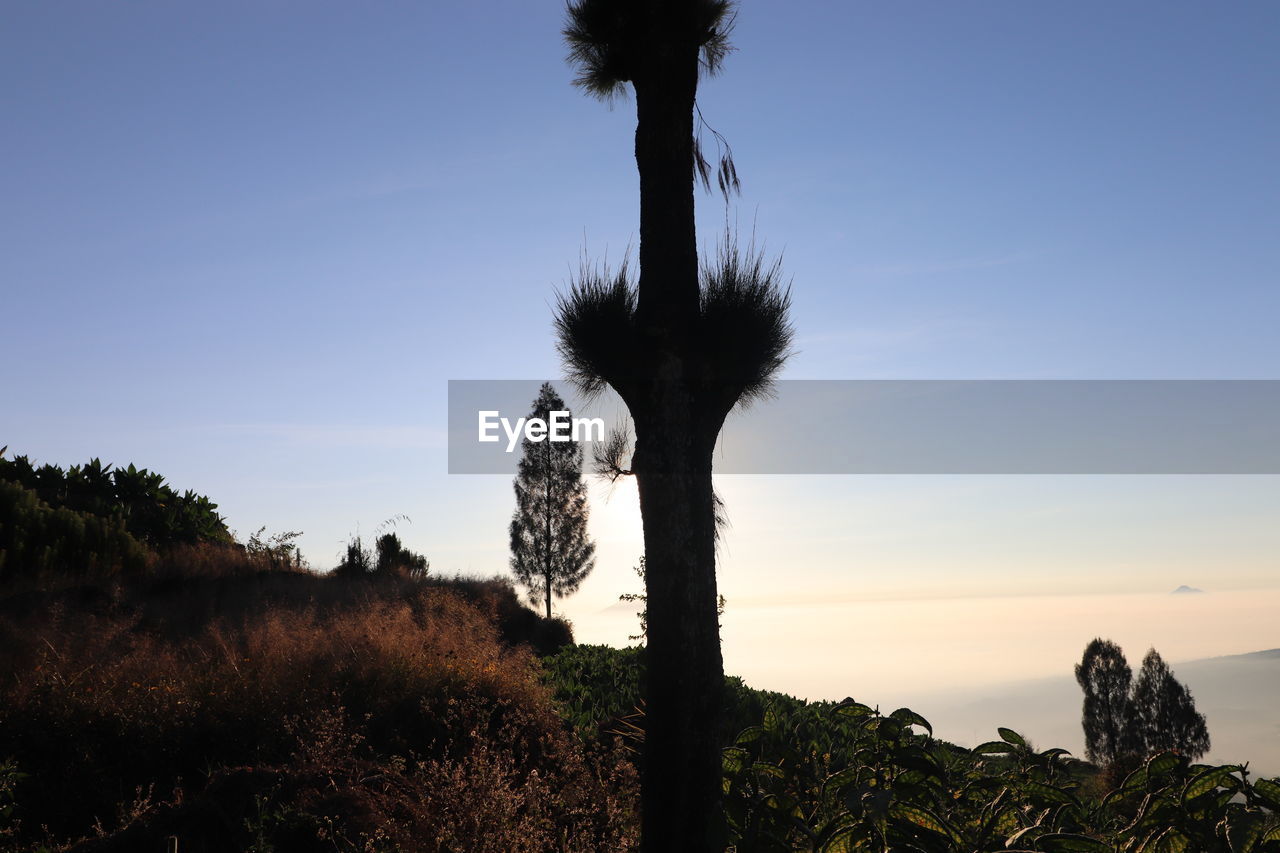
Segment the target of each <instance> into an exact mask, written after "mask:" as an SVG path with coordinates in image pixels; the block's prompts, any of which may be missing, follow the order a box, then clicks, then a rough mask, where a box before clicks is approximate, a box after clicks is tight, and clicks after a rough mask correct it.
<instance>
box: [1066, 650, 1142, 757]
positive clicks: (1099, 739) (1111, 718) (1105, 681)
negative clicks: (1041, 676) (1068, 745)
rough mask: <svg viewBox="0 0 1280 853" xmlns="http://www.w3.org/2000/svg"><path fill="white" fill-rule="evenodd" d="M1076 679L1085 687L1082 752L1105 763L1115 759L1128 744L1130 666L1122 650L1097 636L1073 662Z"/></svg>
mask: <svg viewBox="0 0 1280 853" xmlns="http://www.w3.org/2000/svg"><path fill="white" fill-rule="evenodd" d="M1076 681H1077V682H1078V683H1079V684H1080V688H1081V689H1082V690H1083V691H1084V712H1083V714H1082V717H1081V722H1082V725H1083V726H1084V744H1085V746H1084V751H1085V756H1086V757H1087V758H1088V759H1089V760H1090V761H1092V762H1094V763H1095V764H1099V765H1102V766H1104V767H1106V766H1110V765H1111V764H1113V763H1115V761H1116V759H1118V758H1120V757H1121V755H1123V754H1124V753H1125V752H1127V751H1128V750H1129V748H1130V744H1128V743H1127V740H1128V737H1127V733H1126V730H1127V726H1128V722H1129V687H1130V684H1131V683H1132V681H1133V670H1131V669H1130V668H1129V663H1128V661H1126V660H1125V657H1124V652H1123V651H1121V650H1120V647H1119V646H1118V645H1116V644H1115V643H1113V642H1111V641H1110V640H1104V639H1102V638H1100V637H1099V638H1097V639H1095V640H1093V642H1091V643H1089V645H1088V646H1087V647H1086V648H1085V650H1084V658H1083V659H1082V660H1081V661H1080V663H1078V664H1076Z"/></svg>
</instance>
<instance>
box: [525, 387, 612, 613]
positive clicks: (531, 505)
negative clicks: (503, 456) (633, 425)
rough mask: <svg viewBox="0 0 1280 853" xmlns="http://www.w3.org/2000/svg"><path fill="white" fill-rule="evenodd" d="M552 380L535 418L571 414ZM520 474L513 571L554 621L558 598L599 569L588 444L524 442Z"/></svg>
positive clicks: (545, 419)
mask: <svg viewBox="0 0 1280 853" xmlns="http://www.w3.org/2000/svg"><path fill="white" fill-rule="evenodd" d="M567 411H568V409H567V408H566V407H565V404H564V400H562V399H560V395H559V394H557V393H556V390H555V388H553V387H552V386H551V383H550V382H544V383H542V387H541V388H540V389H539V391H538V398H537V399H536V400H534V402H533V411H532V412H531V413H530V414H529V417H530V419H533V418H541V419H542V421H543V422H544V423H545V422H548V421H549V419H550V414H551V412H567ZM521 452H522V455H521V458H520V466H519V469H518V471H517V472H516V479H515V492H516V511H515V514H514V515H513V516H512V518H511V528H510V533H511V571H512V573H513V574H514V575H515V577H516V580H517V581H519V582H520V584H521V585H523V586H524V587H525V588H526V589H527V590H528V591H529V597H530V599H532V600H533V601H534V603H536V604H539V605H543V604H545V606H546V611H547V618H548V619H550V618H551V601H552V598H553V596H561V597H563V596H566V595H571V594H573V593H574V592H576V591H577V589H578V587H579V586H580V585H581V584H582V581H583V580H585V579H586V577H587V575H588V574H590V572H591V569H592V567H594V566H595V551H596V546H595V544H593V543H592V542H591V540H590V539H589V538H588V537H587V487H586V485H585V484H584V483H583V482H582V445H581V444H579V443H578V442H576V441H551V440H550V439H549V437H548V438H544V439H543V440H542V441H533V440H532V439H530V438H529V437H528V435H527V434H526V436H525V438H524V439H523V441H522V442H521Z"/></svg>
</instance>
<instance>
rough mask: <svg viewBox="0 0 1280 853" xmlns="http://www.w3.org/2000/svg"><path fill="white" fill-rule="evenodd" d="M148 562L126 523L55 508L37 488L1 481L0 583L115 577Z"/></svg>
mask: <svg viewBox="0 0 1280 853" xmlns="http://www.w3.org/2000/svg"><path fill="white" fill-rule="evenodd" d="M0 461H3V460H0ZM146 563H147V551H146V549H145V548H144V547H143V546H142V544H141V543H140V542H138V541H137V540H136V539H134V538H133V536H131V535H130V534H129V533H128V531H127V530H126V529H125V524H124V520H123V519H121V518H119V517H102V516H98V515H93V514H91V513H87V512H80V511H76V510H72V509H68V508H66V507H58V508H56V509H55V508H53V507H50V506H49V505H48V504H46V503H45V502H44V501H42V500H40V499H39V497H37V495H36V493H35V492H34V491H32V490H31V489H27V488H23V487H22V486H21V485H20V484H18V483H15V482H4V481H0V580H3V581H7V580H10V579H13V578H15V577H20V576H21V577H40V576H47V575H49V574H63V575H74V576H86V575H114V574H118V573H121V572H135V571H140V570H141V569H143V568H144V567H145V566H146Z"/></svg>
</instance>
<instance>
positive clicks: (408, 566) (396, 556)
mask: <svg viewBox="0 0 1280 853" xmlns="http://www.w3.org/2000/svg"><path fill="white" fill-rule="evenodd" d="M374 549H375V550H376V551H377V552H378V559H377V562H376V563H375V564H374V567H373V571H374V572H376V573H379V574H388V575H404V576H405V577H410V578H418V579H420V578H424V577H426V576H427V572H429V571H430V570H431V564H430V563H429V562H427V558H426V557H424V556H423V555H422V554H418V553H415V552H413V551H410V550H409V549H408V548H406V547H404V544H403V543H402V542H401V541H400V537H399V536H397V535H396V534H394V533H384V534H382V535H381V536H379V537H378V538H377V540H376V541H375V542H374Z"/></svg>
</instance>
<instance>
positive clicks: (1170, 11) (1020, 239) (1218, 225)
mask: <svg viewBox="0 0 1280 853" xmlns="http://www.w3.org/2000/svg"><path fill="white" fill-rule="evenodd" d="M562 10H563V7H562V4H561V3H560V2H558V0H557V2H541V0H540V2H530V0H519V1H518V2H515V1H514V0H513V2H495V3H484V4H471V3H449V4H446V3H439V2H431V3H400V2H386V3H377V4H372V3H365V4H350V3H333V2H307V3H303V2H287V0H268V2H231V0H228V2H222V3H217V4H198V3H190V2H181V3H172V2H165V3H160V2H141V0H140V2H133V3H129V4H104V3H91V2H60V3H34V2H16V3H10V4H7V5H6V6H5V9H4V10H3V26H2V27H0V110H2V113H3V115H4V125H5V129H4V133H3V136H2V141H0V145H2V146H3V153H4V156H3V158H2V160H0V196H2V197H3V198H4V204H3V205H0V288H3V301H2V303H0V304H2V305H3V309H2V310H3V316H4V334H3V336H2V337H0V358H2V359H3V364H4V365H5V393H4V395H3V400H2V401H0V444H4V443H8V444H9V445H10V448H11V452H15V451H16V452H18V453H28V454H30V455H32V456H35V457H37V458H39V459H41V460H44V461H53V462H58V463H61V464H67V463H72V462H78V461H82V460H84V459H87V458H89V457H91V456H100V457H102V458H103V459H105V460H108V461H114V462H124V463H127V462H130V461H133V462H136V463H138V464H139V465H145V466H147V467H150V468H153V469H155V470H158V471H160V472H162V473H164V474H165V475H166V476H167V477H168V478H169V479H170V481H171V482H172V483H173V484H174V485H175V486H177V487H178V488H193V489H196V490H197V491H200V492H203V493H207V494H209V495H210V496H212V497H213V498H214V500H216V501H218V502H219V503H220V504H221V506H222V509H223V510H224V511H225V512H226V514H227V516H228V519H229V521H230V523H231V525H232V526H233V527H234V528H236V529H237V530H239V531H240V532H241V534H247V533H248V532H249V531H251V530H254V529H256V528H257V527H258V526H260V525H267V526H268V527H269V529H271V530H280V529H293V530H303V531H305V534H306V535H305V537H304V539H303V544H304V550H305V551H306V553H307V555H308V556H309V557H310V558H311V560H312V562H313V563H315V564H316V565H318V566H322V567H323V566H328V565H331V564H332V562H333V561H334V556H335V555H336V554H337V552H338V550H339V548H340V543H341V542H342V540H343V539H344V538H345V537H346V535H347V534H348V533H350V532H352V531H354V530H355V529H356V528H357V526H359V528H360V529H362V530H365V531H368V530H370V529H371V528H372V527H374V526H375V525H377V524H378V523H379V522H380V521H382V520H383V519H386V518H389V517H391V516H393V515H396V514H400V513H403V514H406V515H408V516H409V517H410V518H411V519H412V524H410V525H402V526H401V528H400V529H401V533H402V535H403V536H404V538H405V539H406V540H408V541H409V542H410V544H412V545H414V546H415V547H417V548H419V549H421V550H423V551H424V552H426V553H427V554H428V556H429V557H430V558H431V560H432V564H433V567H435V568H436V569H438V570H442V571H446V572H451V571H455V570H456V571H473V572H480V573H493V572H497V571H501V570H503V568H504V567H505V562H506V552H505V527H506V523H507V519H508V518H509V514H510V511H511V508H512V500H511V497H510V484H509V483H508V482H506V481H505V480H502V479H501V478H496V479H495V478H490V477H453V478H450V477H448V476H447V475H446V474H445V473H444V471H445V451H444V448H443V446H442V445H441V436H442V434H443V430H444V421H445V411H444V405H445V392H446V381H447V380H449V379H470V378H495V379H497V378H539V377H545V376H555V375H558V373H559V369H558V368H559V366H558V363H557V359H556V357H555V353H554V349H553V345H552V338H551V333H550V316H551V312H550V304H551V301H552V299H553V294H554V292H555V289H556V288H557V287H561V286H563V283H564V281H565V280H566V278H567V276H568V274H569V271H570V270H571V269H573V268H575V267H576V266H577V263H578V259H579V257H580V255H581V254H582V253H583V252H584V251H585V252H587V253H589V254H590V255H591V256H593V257H600V256H603V255H606V254H607V255H608V256H609V257H610V258H612V259H615V260H616V259H619V258H621V257H622V256H623V255H624V254H625V252H626V251H627V248H628V246H634V244H635V241H636V239H637V233H638V223H637V206H638V205H637V198H636V190H637V178H636V174H635V169H634V161H633V159H632V156H631V134H632V131H633V128H634V113H633V110H632V105H631V104H630V102H625V101H624V102H620V103H618V104H616V105H615V106H614V107H613V109H609V108H607V107H605V106H603V105H601V104H599V103H597V102H594V101H592V100H589V99H587V98H586V97H584V96H583V95H581V94H580V93H579V92H577V91H576V90H575V89H573V87H571V86H570V85H569V80H570V78H571V71H570V69H569V68H568V67H567V66H566V65H565V64H564V61H563V55H564V48H563V47H562V45H561V42H560V37H559V28H560V26H561V18H562ZM1277 34H1280V6H1277V5H1276V4H1274V3H1267V2H1242V3H1236V4H1231V5H1230V6H1214V5H1209V4H1192V3H1181V2H1178V3H1155V2H1142V3H1129V4H1123V5H1122V6H1116V5H1115V4H1104V3H1100V2H1088V3H1069V4H1068V3H1061V4H1047V3H1037V4H1013V3H972V4H949V3H895V4H860V3H853V4H830V3H818V2H791V3H786V4H783V3H776V2H762V0H756V2H750V1H748V2H746V3H744V4H743V6H742V8H741V11H740V14H739V18H738V27H737V30H736V33H735V36H734V42H735V44H736V45H737V47H738V49H739V50H738V52H737V53H735V54H734V55H732V56H731V57H730V58H729V60H728V62H727V63H726V68H725V71H724V74H723V75H722V76H721V77H720V78H717V79H714V80H711V81H709V82H707V83H706V84H704V86H703V89H702V94H701V97H700V102H701V104H702V108H703V111H704V114H705V115H706V118H707V120H708V121H709V122H710V123H711V124H712V125H713V126H714V127H715V128H716V129H717V130H719V131H720V132H722V133H723V134H724V135H725V136H726V137H727V138H728V139H729V141H730V143H731V144H732V146H733V150H734V154H735V158H736V161H737V166H738V170H739V173H740V175H741V176H742V179H743V193H742V196H741V198H739V199H737V200H735V201H734V203H733V204H732V206H731V207H730V208H729V209H728V210H726V208H725V206H724V204H723V202H722V201H721V200H720V199H719V198H718V197H715V196H704V197H702V198H701V199H700V202H699V203H700V205H701V207H700V214H699V217H700V229H701V235H702V237H703V238H704V239H706V240H708V241H713V240H714V238H715V236H716V235H717V233H719V232H720V231H722V230H723V228H724V226H725V222H726V217H727V218H728V219H729V221H731V222H732V223H735V224H736V225H737V227H738V228H739V229H740V230H742V231H750V230H751V229H752V228H754V229H755V231H756V234H757V236H758V238H760V239H762V240H763V241H764V242H765V243H766V244H767V246H768V248H769V249H771V250H773V251H780V252H783V254H784V258H785V265H786V269H787V271H788V272H789V274H791V275H792V276H794V294H795V322H796V327H797V329H798V335H799V340H798V344H799V350H800V352H799V354H798V355H797V356H796V357H795V359H794V360H793V361H792V363H791V365H790V366H789V368H788V370H787V373H786V376H788V377H791V378H935V379H937V378H1275V377H1277V374H1278V372H1280V371H1278V370H1277V368H1278V367H1280V336H1277V335H1276V334H1275V319H1276V317H1277V316H1280V288H1277V287H1276V284H1277V271H1278V270H1280V240H1278V239H1277V235H1278V234H1280V204H1278V203H1277V199H1280V159H1278V158H1276V157H1275V152H1276V151H1278V150H1280V110H1278V109H1277V107H1276V102H1275V89H1276V85H1277V82H1280V50H1278V49H1277V48H1280V36H1278V35H1277ZM723 488H724V489H725V491H726V495H727V497H728V498H729V500H730V508H731V511H733V512H734V513H737V514H738V518H739V519H742V520H743V521H740V522H739V523H738V525H737V526H736V527H735V529H734V531H733V532H732V533H731V538H730V540H729V542H728V550H727V556H726V563H725V566H724V569H723V577H724V580H723V583H724V585H725V587H726V589H728V590H731V591H733V594H736V595H738V596H739V597H740V598H742V597H745V598H751V597H752V596H753V595H759V596H768V595H771V594H773V592H774V591H776V590H775V587H774V586H771V585H770V584H771V583H772V584H778V583H779V581H777V580H776V579H775V580H773V581H771V580H770V578H776V576H777V567H776V564H775V563H774V561H775V560H776V559H778V558H779V557H778V554H777V550H776V548H775V546H774V544H772V540H764V539H757V538H756V537H757V533H758V532H759V531H760V530H761V529H763V528H764V527H767V526H768V525H766V524H764V523H763V521H762V522H761V523H760V524H756V523H752V522H750V521H746V520H749V519H755V518H767V517H768V516H769V514H770V512H771V511H772V509H773V507H774V506H775V504H776V503H777V502H778V501H777V500H776V498H778V496H782V495H785V496H786V501H787V502H788V513H795V514H797V516H796V524H797V527H796V528H794V529H795V530H796V531H797V532H796V533H794V534H792V535H791V536H790V537H789V538H790V539H791V541H790V543H789V547H790V551H789V554H788V557H787V559H789V560H790V561H791V562H793V563H794V565H793V566H789V567H788V572H787V575H788V577H789V578H790V579H791V580H795V579H796V578H797V577H799V578H801V579H802V580H801V581H799V585H800V586H801V587H805V588H810V587H811V588H813V589H814V590H822V589H827V588H829V584H835V585H843V586H844V587H848V588H849V589H850V590H855V591H856V590H865V589H874V590H875V591H876V594H883V595H893V594H902V595H907V594H914V593H913V591H914V590H917V589H918V588H937V587H938V585H940V584H941V585H942V586H945V587H946V589H947V591H948V594H950V593H951V592H956V593H957V594H959V592H964V591H966V590H968V591H970V592H973V593H975V594H977V593H983V594H986V593H991V592H993V591H996V590H1004V591H1010V590H1012V591H1015V592H1016V591H1019V590H1021V591H1024V592H1032V591H1034V592H1036V593H1045V592H1053V591H1054V590H1055V589H1059V590H1070V591H1073V592H1079V591H1083V590H1094V591H1107V590H1119V591H1136V590H1140V589H1155V590H1156V591H1159V590H1163V589H1164V587H1166V586H1167V587H1169V588H1172V587H1173V586H1176V585H1177V584H1178V583H1183V582H1188V583H1193V584H1194V585H1197V586H1204V587H1212V586H1214V585H1215V584H1217V585H1218V586H1223V587H1230V588H1242V587H1247V586H1250V585H1274V578H1275V577H1276V574H1275V572H1274V569H1275V562H1274V557H1273V555H1274V554H1275V553H1276V552H1277V549H1276V545H1278V544H1280V541H1277V540H1278V537H1277V535H1276V534H1275V533H1273V532H1271V530H1272V528H1273V527H1274V526H1275V525H1274V518H1275V511H1276V510H1277V509H1280V489H1278V488H1277V483H1276V482H1275V479H1274V478H1198V479H1197V478H1186V479H1180V480H1175V479H1170V478H1155V479H1151V478H1148V479H1145V480H1144V479H1142V478H1109V479H1108V478H1097V479H1070V478H1068V479H1067V480H1063V479H1053V478H1031V479H1026V478H1024V479H1021V480H1019V479H1017V478H1013V479H1004V480H1001V479H991V478H973V479H970V480H965V479H963V478H959V479H957V478H897V479H894V478H852V477H839V478H836V477H831V478H782V479H772V480H770V479H765V480H755V479H746V478H744V479H742V480H740V481H737V482H735V483H728V484H726V485H725V486H724V487H723ZM957 492H960V493H962V494H960V495H957V494H956V493H957ZM597 497H598V498H601V499H600V500H597V502H596V522H595V523H596V525H597V528H598V535H599V536H600V537H601V539H602V542H601V566H600V568H599V569H598V571H597V576H598V577H596V578H595V579H593V581H592V582H590V583H589V585H588V588H586V589H584V591H583V593H582V594H581V596H580V603H579V602H575V601H574V600H570V601H569V602H567V603H566V604H565V609H566V612H567V613H569V614H570V615H571V616H575V617H576V618H579V619H581V620H582V621H583V622H584V624H585V622H586V621H587V619H588V616H589V615H590V614H593V613H596V612H597V611H598V610H599V608H601V607H603V606H605V605H606V604H607V603H608V602H609V601H612V600H613V599H614V597H616V594H617V593H618V592H620V591H623V590H624V589H629V588H630V586H632V585H634V584H633V578H632V576H631V575H630V572H629V568H628V567H629V566H630V565H631V564H633V563H634V561H635V558H636V557H638V553H639V552H638V542H639V532H638V529H637V528H636V519H635V515H634V508H633V507H630V506H629V504H628V497H627V496H626V494H625V493H624V494H621V495H619V494H615V495H614V497H613V499H612V500H611V501H610V502H608V503H605V502H604V501H603V499H602V498H603V495H602V494H597ZM735 501H737V502H736V503H735ZM1046 513H1048V514H1050V515H1054V514H1056V516H1057V517H1058V519H1059V521H1058V522H1057V526H1054V524H1050V523H1048V522H1045V521H1044V518H1045V514H1046ZM784 515H785V514H784ZM805 519H826V521H825V522H824V524H825V526H824V527H821V528H820V529H814V525H813V524H809V525H803V524H802V523H801V522H802V521H804V520H805ZM939 525H941V526H942V527H943V528H945V529H947V530H948V531H950V532H949V533H948V534H947V535H940V536H937V537H935V536H933V535H931V534H930V533H929V532H928V531H933V530H937V529H939ZM868 527H874V529H875V532H874V535H873V534H872V532H871V531H868V529H867V528H868ZM800 530H803V531H804V532H803V533H801V532H798V531H800ZM784 533H785V531H784ZM779 535H782V534H779ZM783 538H787V537H785V536H784V537H783ZM833 539H834V540H837V541H839V542H840V543H842V544H841V545H840V546H839V547H831V546H830V545H829V543H830V542H831V541H832V540H833ZM869 541H870V542H871V544H868V543H869ZM877 542H878V543H880V544H878V545H877V544H874V543H877ZM824 543H827V544H824ZM1108 543H1110V544H1108ZM1188 555H1190V556H1188ZM1174 558H1176V560H1175V562H1176V565H1177V568H1178V571H1177V572H1176V573H1175V572H1173V571H1172V570H1167V567H1168V566H1169V560H1171V559H1174ZM1192 558H1194V559H1192ZM1197 560H1198V562H1197ZM1175 574H1176V576H1175ZM886 577H890V578H892V581H886V580H885V578H886ZM943 578H949V579H951V580H950V581H948V582H947V584H943V583H942V581H941V580H940V579H943ZM958 578H961V579H962V580H957V579H958ZM824 585H825V586H824ZM953 588H954V589H953ZM732 597H733V595H732V594H731V598H732ZM575 608H576V609H575ZM1088 639H1089V637H1088V636H1085V637H1083V638H1082V640H1081V642H1080V646H1081V647H1083V645H1084V643H1085V642H1087V640H1088ZM1276 645H1280V642H1277V643H1276ZM1248 650H1249V649H1240V651H1248Z"/></svg>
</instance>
